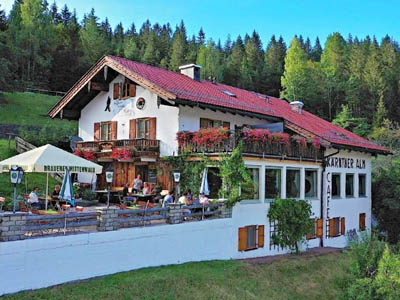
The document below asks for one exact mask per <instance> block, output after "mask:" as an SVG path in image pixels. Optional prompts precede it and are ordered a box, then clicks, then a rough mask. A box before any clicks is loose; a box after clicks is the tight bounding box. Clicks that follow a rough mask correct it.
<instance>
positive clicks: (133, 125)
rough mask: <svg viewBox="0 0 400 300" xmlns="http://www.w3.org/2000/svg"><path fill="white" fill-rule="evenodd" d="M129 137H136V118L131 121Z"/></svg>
mask: <svg viewBox="0 0 400 300" xmlns="http://www.w3.org/2000/svg"><path fill="white" fill-rule="evenodd" d="M129 138H130V139H136V119H132V120H130V121H129Z"/></svg>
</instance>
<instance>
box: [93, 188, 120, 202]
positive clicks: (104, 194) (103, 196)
mask: <svg viewBox="0 0 400 300" xmlns="http://www.w3.org/2000/svg"><path fill="white" fill-rule="evenodd" d="M108 192H110V200H111V199H112V198H113V197H114V196H115V195H118V194H119V192H118V191H113V190H109V191H108V190H96V191H95V193H96V194H97V195H98V196H99V198H100V199H107V194H108ZM100 199H99V200H100Z"/></svg>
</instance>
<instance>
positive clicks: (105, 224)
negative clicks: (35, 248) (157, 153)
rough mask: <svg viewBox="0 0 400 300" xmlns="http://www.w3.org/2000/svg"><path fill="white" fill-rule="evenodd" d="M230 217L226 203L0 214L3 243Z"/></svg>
mask: <svg viewBox="0 0 400 300" xmlns="http://www.w3.org/2000/svg"><path fill="white" fill-rule="evenodd" d="M230 217H231V210H230V209H228V208H227V207H226V203H225V202H219V203H214V204H208V205H190V206H185V205H183V204H179V203H172V204H168V206H167V207H165V208H140V209H129V208H123V209H121V208H120V207H110V208H105V207H104V208H99V209H97V210H96V211H88V212H65V213H59V214H51V215H39V214H32V213H26V212H17V213H15V214H13V213H8V212H7V213H0V242H6V241H15V240H23V239H28V238H33V237H40V236H54V235H66V234H76V233H84V232H96V231H112V230H118V229H120V228H128V227H144V226H150V225H151V226H154V225H161V224H178V223H183V222H187V221H188V222H191V221H201V220H208V219H210V218H230Z"/></svg>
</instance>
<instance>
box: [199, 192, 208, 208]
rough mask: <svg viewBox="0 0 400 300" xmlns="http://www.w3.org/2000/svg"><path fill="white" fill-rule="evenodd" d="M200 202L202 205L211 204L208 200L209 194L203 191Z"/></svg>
mask: <svg viewBox="0 0 400 300" xmlns="http://www.w3.org/2000/svg"><path fill="white" fill-rule="evenodd" d="M199 203H200V204H201V205H207V204H209V201H208V198H207V196H206V195H204V194H203V193H201V194H200V197H199Z"/></svg>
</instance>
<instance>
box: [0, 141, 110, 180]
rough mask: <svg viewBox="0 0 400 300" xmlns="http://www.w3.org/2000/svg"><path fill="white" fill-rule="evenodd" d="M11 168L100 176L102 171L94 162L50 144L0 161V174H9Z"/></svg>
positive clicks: (30, 171) (26, 170)
mask: <svg viewBox="0 0 400 300" xmlns="http://www.w3.org/2000/svg"><path fill="white" fill-rule="evenodd" d="M12 166H19V167H21V168H22V169H23V170H24V172H27V173H65V171H66V169H67V168H68V169H69V171H70V173H96V174H101V172H102V170H103V167H102V166H100V165H98V164H95V163H94V162H91V161H89V160H86V159H83V158H81V157H78V156H76V155H74V154H72V153H69V152H67V151H64V150H62V149H60V148H57V147H54V146H53V145H50V144H47V145H45V146H42V147H39V148H36V149H33V150H31V151H28V152H24V153H21V154H19V155H16V156H13V157H10V158H7V159H5V160H3V161H0V173H2V172H9V170H10V169H11V167H12Z"/></svg>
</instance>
